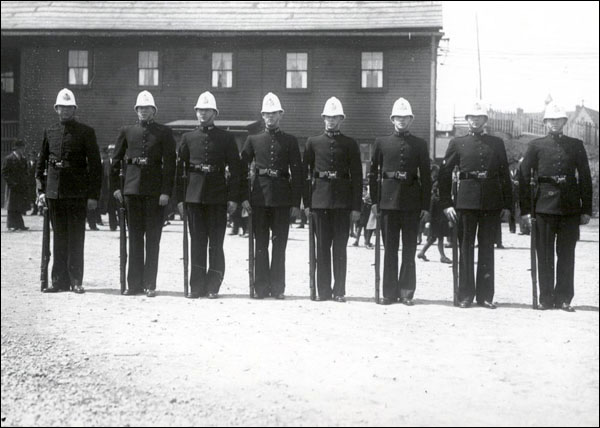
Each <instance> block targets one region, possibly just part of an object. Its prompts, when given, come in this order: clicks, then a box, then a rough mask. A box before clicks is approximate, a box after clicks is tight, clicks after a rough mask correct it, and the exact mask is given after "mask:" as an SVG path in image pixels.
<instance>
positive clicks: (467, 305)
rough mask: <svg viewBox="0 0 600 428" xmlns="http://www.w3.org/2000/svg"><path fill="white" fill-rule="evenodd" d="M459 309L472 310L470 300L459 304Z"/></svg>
mask: <svg viewBox="0 0 600 428" xmlns="http://www.w3.org/2000/svg"><path fill="white" fill-rule="evenodd" d="M458 307H459V308H463V309H464V308H470V307H471V302H469V301H468V300H463V301H462V302H460V303H459V304H458Z"/></svg>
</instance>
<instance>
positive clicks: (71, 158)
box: [36, 119, 102, 290]
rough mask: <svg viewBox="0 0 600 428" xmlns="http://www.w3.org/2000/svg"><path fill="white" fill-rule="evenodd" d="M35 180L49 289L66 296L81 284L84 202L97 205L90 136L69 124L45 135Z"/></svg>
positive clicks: (98, 175) (95, 153)
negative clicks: (49, 247) (48, 232)
mask: <svg viewBox="0 0 600 428" xmlns="http://www.w3.org/2000/svg"><path fill="white" fill-rule="evenodd" d="M46 168H47V175H45V172H46ZM36 179H37V181H38V191H39V192H40V193H45V194H46V200H47V203H48V209H49V214H50V220H51V222H52V230H53V231H54V240H53V241H54V244H53V248H54V253H53V255H54V259H53V264H52V287H53V288H57V289H61V290H68V289H69V288H70V287H71V286H76V285H81V282H82V280H83V246H84V240H85V219H86V211H87V200H88V199H95V200H98V198H99V196H100V186H101V184H102V166H101V164H100V151H99V150H98V144H97V143H96V133H95V132H94V130H93V129H92V128H90V127H89V126H87V125H84V124H82V123H79V122H77V121H76V120H74V119H72V120H69V121H66V122H65V123H56V124H55V125H53V126H51V127H49V128H47V129H45V130H44V137H43V141H42V147H41V149H40V155H39V158H38V163H37V168H36Z"/></svg>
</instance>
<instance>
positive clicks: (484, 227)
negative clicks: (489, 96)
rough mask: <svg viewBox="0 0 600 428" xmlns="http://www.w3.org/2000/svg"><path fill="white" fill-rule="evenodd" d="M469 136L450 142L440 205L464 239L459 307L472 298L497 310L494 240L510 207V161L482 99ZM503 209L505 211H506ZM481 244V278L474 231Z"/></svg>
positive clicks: (470, 116)
mask: <svg viewBox="0 0 600 428" xmlns="http://www.w3.org/2000/svg"><path fill="white" fill-rule="evenodd" d="M465 119H466V120H467V122H468V123H469V134H468V135H465V136H464V137H458V138H454V139H452V140H451V141H450V143H449V145H448V149H447V151H446V156H445V158H444V163H443V164H442V167H441V169H440V176H439V182H440V206H441V207H442V208H443V209H444V213H445V214H446V216H447V217H448V218H449V219H450V220H451V221H452V222H454V223H455V224H457V225H458V235H459V242H460V269H459V290H458V298H459V306H460V307H461V308H468V307H469V306H471V304H472V302H473V299H474V298H475V299H476V300H477V304H478V305H480V306H483V307H485V308H488V309H495V308H496V305H495V304H494V303H493V298H494V241H495V232H496V222H497V219H498V216H500V215H501V213H506V212H507V211H508V210H510V207H511V205H512V190H511V183H510V175H509V171H508V160H507V158H506V150H505V147H504V142H503V141H502V139H500V138H497V137H493V136H491V135H488V134H487V133H485V131H484V127H485V124H486V122H487V119H488V115H487V112H486V110H485V109H484V108H483V106H482V104H481V102H476V103H475V104H474V105H473V107H472V108H471V109H470V110H469V111H468V112H467V114H466V116H465ZM455 166H458V168H459V171H458V179H459V181H458V191H457V196H456V200H455V206H452V196H451V188H452V172H453V169H454V167H455ZM503 210H504V211H503ZM476 233H477V241H478V244H479V256H478V263H477V279H475V275H474V263H475V260H474V246H475V234H476Z"/></svg>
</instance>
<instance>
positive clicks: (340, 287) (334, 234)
mask: <svg viewBox="0 0 600 428" xmlns="http://www.w3.org/2000/svg"><path fill="white" fill-rule="evenodd" d="M313 219H314V222H315V223H314V225H315V234H316V236H317V245H316V247H317V288H318V289H319V297H321V298H324V299H330V298H331V293H332V291H333V295H334V296H344V295H345V294H346V245H348V237H349V234H350V211H349V210H343V209H339V210H322V209H315V210H313ZM332 246H333V277H334V280H335V284H334V286H333V290H332V289H331V247H332Z"/></svg>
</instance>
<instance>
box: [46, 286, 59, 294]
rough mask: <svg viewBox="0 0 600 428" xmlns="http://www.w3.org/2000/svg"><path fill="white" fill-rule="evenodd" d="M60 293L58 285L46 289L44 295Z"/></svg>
mask: <svg viewBox="0 0 600 428" xmlns="http://www.w3.org/2000/svg"><path fill="white" fill-rule="evenodd" d="M59 291H61V289H60V287H58V286H56V285H50V286H48V287H47V288H45V289H44V291H43V293H58V292H59Z"/></svg>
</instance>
